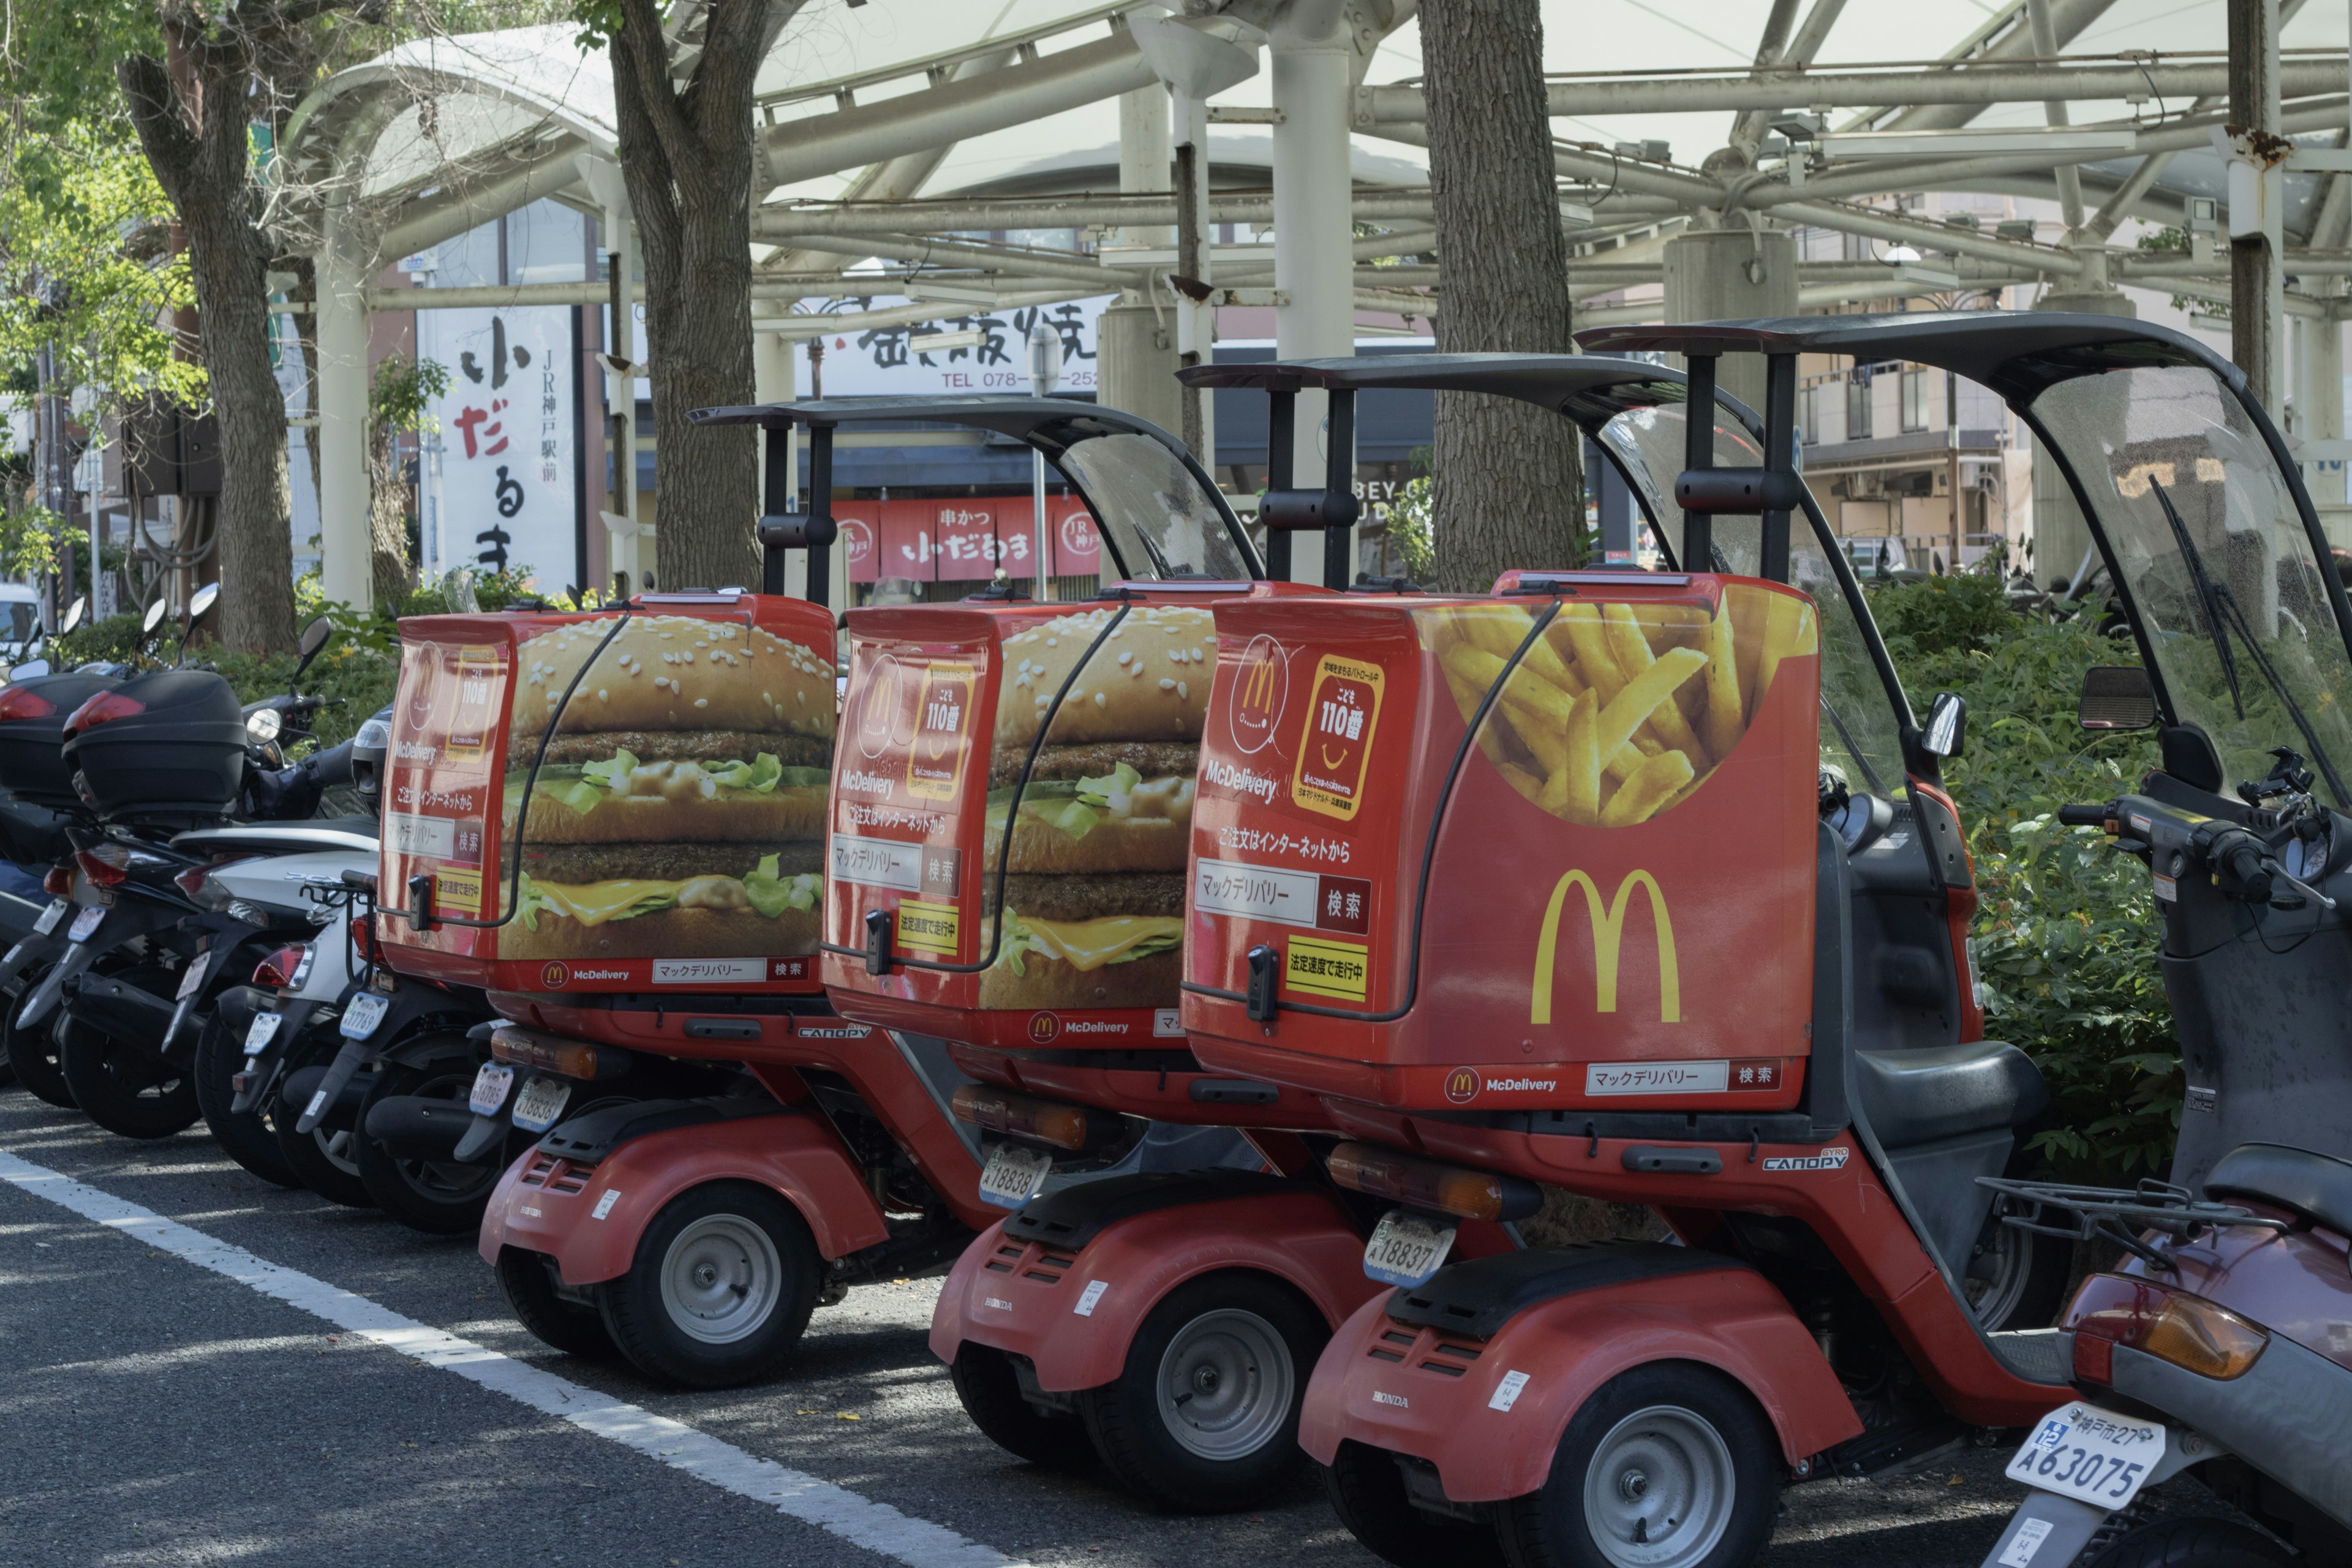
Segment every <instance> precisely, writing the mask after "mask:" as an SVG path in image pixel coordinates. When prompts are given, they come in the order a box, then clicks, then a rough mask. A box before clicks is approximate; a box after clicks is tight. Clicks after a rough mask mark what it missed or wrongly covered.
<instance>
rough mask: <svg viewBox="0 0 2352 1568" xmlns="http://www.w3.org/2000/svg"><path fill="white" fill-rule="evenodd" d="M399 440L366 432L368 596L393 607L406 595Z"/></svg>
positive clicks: (404, 497) (405, 526)
mask: <svg viewBox="0 0 2352 1568" xmlns="http://www.w3.org/2000/svg"><path fill="white" fill-rule="evenodd" d="M399 450H400V437H399V436H398V435H396V434H395V433H394V432H393V431H391V430H389V429H386V428H384V427H383V426H376V427H374V428H373V429H371V430H370V431H369V432H368V454H367V460H368V575H369V579H370V582H369V590H368V596H369V597H370V598H371V599H373V601H374V602H375V603H377V604H379V605H381V604H383V603H384V602H385V601H386V600H390V601H391V602H392V604H393V605H394V607H397V606H398V605H399V603H400V600H401V597H402V596H403V595H405V594H406V593H407V592H408V586H409V584H408V573H409V562H408V506H407V501H408V486H407V485H406V484H405V483H404V482H403V481H402V479H401V475H400V456H399Z"/></svg>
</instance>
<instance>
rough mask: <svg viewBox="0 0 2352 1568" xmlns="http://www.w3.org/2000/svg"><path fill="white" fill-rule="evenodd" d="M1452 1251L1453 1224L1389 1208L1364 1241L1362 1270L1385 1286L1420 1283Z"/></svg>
mask: <svg viewBox="0 0 2352 1568" xmlns="http://www.w3.org/2000/svg"><path fill="white" fill-rule="evenodd" d="M1453 1250H1454V1227H1453V1226H1450V1225H1438V1224H1436V1223H1434V1222H1433V1221H1431V1220H1425V1219H1423V1218H1422V1217H1421V1216H1420V1215H1412V1214H1407V1213H1405V1212H1404V1210H1402V1209H1391V1210H1389V1212H1388V1213H1386V1214H1384V1215H1381V1223H1380V1224H1378V1225H1376V1226H1372V1238H1371V1240H1370V1241H1368V1242H1366V1243H1364V1272H1365V1274H1366V1275H1368V1276H1369V1277H1370V1278H1371V1279H1377V1280H1379V1281H1381V1283H1382V1284H1384V1285H1421V1284H1426V1283H1427V1282H1428V1279H1429V1277H1430V1276H1431V1275H1433V1274H1434V1273H1436V1272H1437V1269H1438V1266H1439V1265H1440V1264H1442V1263H1444V1261H1445V1255H1446V1254H1447V1253H1449V1252H1451V1251H1453Z"/></svg>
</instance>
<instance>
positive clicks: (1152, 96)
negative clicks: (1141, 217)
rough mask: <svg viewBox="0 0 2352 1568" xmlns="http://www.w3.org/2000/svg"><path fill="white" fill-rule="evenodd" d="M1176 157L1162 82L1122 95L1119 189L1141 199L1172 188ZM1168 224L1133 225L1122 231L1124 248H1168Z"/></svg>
mask: <svg viewBox="0 0 2352 1568" xmlns="http://www.w3.org/2000/svg"><path fill="white" fill-rule="evenodd" d="M1174 156H1175V152H1174V148H1173V144H1172V143H1171V142H1170V141H1169V135H1168V89H1166V88H1164V87H1162V86H1160V84H1159V83H1158V82H1153V83H1152V84H1151V85H1150V87H1139V88H1137V89H1135V90H1134V91H1133V92H1123V93H1121V94H1119V95H1118V189H1119V194H1120V195H1144V194H1148V193H1150V192H1155V191H1165V190H1167V189H1168V188H1169V184H1168V180H1169V163H1170V161H1171V159H1172V158H1173V157H1174ZM1119 243H1120V244H1122V245H1167V244H1169V243H1171V231H1170V229H1169V228H1168V227H1167V226H1166V225H1164V224H1140V225H1133V226H1129V227H1126V228H1123V229H1121V230H1120V231H1119Z"/></svg>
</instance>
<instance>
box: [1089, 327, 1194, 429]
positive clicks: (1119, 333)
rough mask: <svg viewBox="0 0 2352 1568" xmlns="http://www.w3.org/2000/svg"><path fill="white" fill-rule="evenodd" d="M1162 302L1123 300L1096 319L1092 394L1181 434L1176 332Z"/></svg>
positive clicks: (1181, 404) (1182, 404)
mask: <svg viewBox="0 0 2352 1568" xmlns="http://www.w3.org/2000/svg"><path fill="white" fill-rule="evenodd" d="M1171 314H1172V312H1171V310H1170V309H1169V305H1168V302H1167V301H1166V300H1161V301H1160V302H1159V303H1158V304H1157V306H1156V307H1155V306H1154V305H1152V304H1149V303H1146V302H1144V301H1142V300H1121V301H1120V302H1119V303H1118V304H1116V305H1113V306H1111V307H1110V308H1108V310H1104V311H1103V313H1102V315H1101V317H1100V318H1099V319H1098V320H1097V321H1096V323H1095V352H1096V353H1097V355H1098V356H1099V357H1098V358H1097V360H1096V361H1095V374H1096V383H1095V395H1096V397H1097V399H1098V400H1099V401H1100V402H1101V403H1102V404H1103V405H1104V406H1106V407H1109V408H1123V409H1125V410H1127V412H1129V414H1140V415H1141V416H1143V417H1145V418H1146V419H1149V420H1150V421H1151V422H1152V423H1153V424H1154V425H1157V426H1160V428H1161V429H1162V430H1166V431H1169V432H1171V433H1172V434H1176V435H1181V434H1182V432H1183V428H1184V400H1183V399H1182V398H1181V396H1179V395H1178V394H1179V393H1180V392H1181V391H1182V390H1183V389H1182V387H1181V385H1180V384H1178V382H1177V380H1176V334H1175V332H1174V331H1172V330H1171V329H1172V327H1173V325H1174V323H1173V322H1172V321H1171V320H1170V317H1171Z"/></svg>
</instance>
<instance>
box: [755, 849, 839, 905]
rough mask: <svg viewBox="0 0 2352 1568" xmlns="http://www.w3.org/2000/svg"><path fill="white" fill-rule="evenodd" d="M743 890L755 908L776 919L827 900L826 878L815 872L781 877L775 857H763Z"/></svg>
mask: <svg viewBox="0 0 2352 1568" xmlns="http://www.w3.org/2000/svg"><path fill="white" fill-rule="evenodd" d="M743 891H744V892H745V893H747V894H748V895H750V897H751V907H752V908H753V909H755V910H759V911H760V912H761V914H762V915H765V916H766V917H767V918H768V919H770V920H774V919H776V918H777V917H778V916H780V915H782V913H783V912H784V911H785V910H813V909H814V908H816V906H817V903H818V901H819V900H822V899H823V898H824V877H823V876H822V875H820V874H819V873H817V872H814V871H803V872H800V873H797V874H795V875H793V876H790V877H779V876H778V875H777V874H776V858H775V857H774V856H773V855H768V856H763V857H761V860H760V864H759V866H758V867H757V868H754V869H753V871H752V872H751V875H750V876H748V877H746V878H744V879H743Z"/></svg>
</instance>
